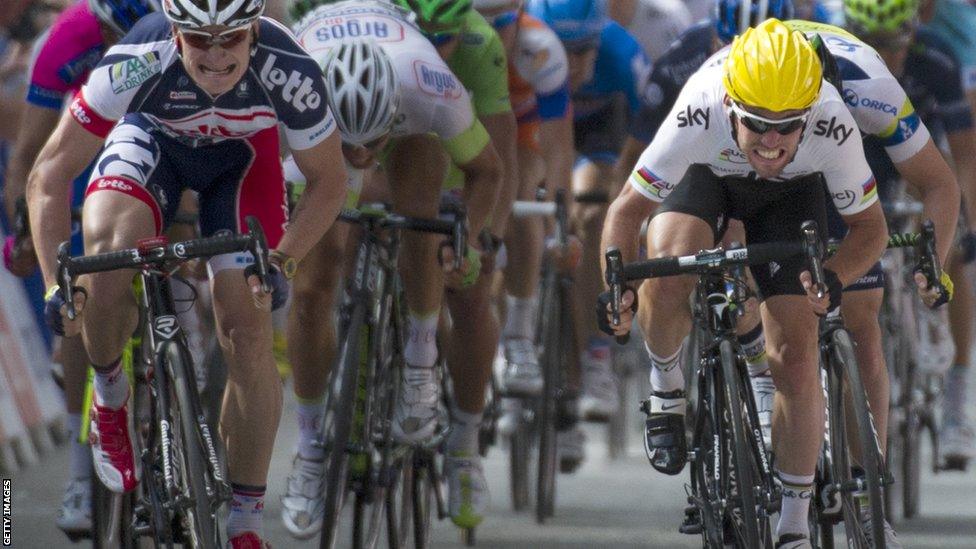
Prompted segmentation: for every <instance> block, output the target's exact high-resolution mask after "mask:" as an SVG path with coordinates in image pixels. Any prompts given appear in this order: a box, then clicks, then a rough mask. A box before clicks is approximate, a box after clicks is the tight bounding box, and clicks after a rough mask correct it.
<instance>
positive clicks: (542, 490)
mask: <svg viewBox="0 0 976 549" xmlns="http://www.w3.org/2000/svg"><path fill="white" fill-rule="evenodd" d="M543 281H544V282H543V291H542V299H541V307H540V308H539V310H540V312H541V314H542V357H541V360H540V361H539V362H540V366H541V367H542V374H543V384H542V399H541V401H540V402H539V408H540V410H539V412H540V413H539V474H538V477H537V479H536V502H535V507H536V512H535V518H536V522H539V523H540V524H541V523H543V522H545V520H546V519H547V518H550V517H552V516H553V514H554V512H555V503H556V461H557V455H556V420H557V414H558V399H559V374H560V369H561V368H562V367H563V365H562V361H561V360H560V359H561V357H562V352H563V349H562V348H561V347H562V344H563V341H562V337H561V331H562V322H560V320H561V318H560V314H559V313H560V309H561V307H560V305H559V300H560V299H561V298H562V297H563V296H561V295H560V294H561V292H560V291H559V287H558V286H559V279H558V276H557V274H556V273H555V272H549V273H547V274H546V277H545V278H544V279H543Z"/></svg>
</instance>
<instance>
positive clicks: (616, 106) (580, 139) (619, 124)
mask: <svg viewBox="0 0 976 549" xmlns="http://www.w3.org/2000/svg"><path fill="white" fill-rule="evenodd" d="M627 124H628V115H627V104H626V102H621V101H611V102H610V103H608V104H607V105H606V106H605V107H603V108H601V109H600V110H598V111H596V112H594V113H592V114H588V115H586V116H583V117H581V118H578V119H576V120H574V121H573V144H574V146H575V148H576V153H577V154H578V155H579V156H580V157H582V158H585V159H586V160H589V161H591V162H602V163H606V164H613V163H614V162H616V160H617V155H618V154H619V153H620V148H621V147H623V144H624V139H625V138H626V137H627V132H626V128H627Z"/></svg>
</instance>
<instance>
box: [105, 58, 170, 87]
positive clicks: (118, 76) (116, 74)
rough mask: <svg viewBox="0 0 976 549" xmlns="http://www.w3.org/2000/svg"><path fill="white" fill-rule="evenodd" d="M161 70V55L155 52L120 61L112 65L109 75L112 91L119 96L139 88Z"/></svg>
mask: <svg viewBox="0 0 976 549" xmlns="http://www.w3.org/2000/svg"><path fill="white" fill-rule="evenodd" d="M161 70H162V63H161V62H160V60H159V54H157V53H156V52H154V51H150V52H146V53H144V54H142V55H140V56H137V57H130V58H129V59H126V60H124V61H119V62H118V63H115V64H114V65H112V68H111V69H110V70H109V73H108V74H109V80H110V81H111V82H112V91H113V92H115V93H117V94H118V93H122V92H124V91H126V90H131V89H132V88H135V87H138V86H140V85H142V83H143V82H145V81H146V80H149V78H151V77H152V76H153V75H154V74H157V73H159V72H160V71H161Z"/></svg>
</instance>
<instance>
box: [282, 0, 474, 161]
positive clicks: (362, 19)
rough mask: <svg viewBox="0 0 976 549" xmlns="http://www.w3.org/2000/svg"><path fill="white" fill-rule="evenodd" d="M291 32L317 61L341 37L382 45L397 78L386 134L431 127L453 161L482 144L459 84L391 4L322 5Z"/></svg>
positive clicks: (412, 132)
mask: <svg viewBox="0 0 976 549" xmlns="http://www.w3.org/2000/svg"><path fill="white" fill-rule="evenodd" d="M295 35H296V37H297V38H298V41H299V43H300V44H301V45H302V46H303V47H304V48H305V49H306V50H307V51H308V53H309V55H311V56H312V58H313V59H315V60H316V61H317V62H318V63H319V64H320V65H321V64H323V63H324V62H325V57H326V55H327V53H328V51H329V50H330V49H331V48H333V47H335V46H337V45H338V44H340V43H342V42H343V41H344V40H348V39H352V38H356V37H368V38H371V39H373V40H375V41H376V43H377V44H379V45H380V47H382V48H383V51H384V52H386V54H387V55H388V56H389V58H390V62H391V63H392V65H393V70H394V72H395V73H396V77H397V80H398V82H399V84H400V102H399V105H398V106H397V113H396V116H395V117H394V120H395V122H394V125H393V129H392V131H391V135H392V136H394V137H402V136H405V135H417V134H426V133H434V134H436V135H437V136H438V138H440V140H441V143H442V144H443V145H444V148H445V150H446V151H447V153H448V154H449V155H450V157H451V160H453V161H454V162H455V163H457V164H466V163H468V162H470V161H471V160H472V159H473V158H474V157H476V156H477V155H478V154H479V153H481V151H482V150H483V149H484V148H485V145H487V144H488V141H489V138H488V133H487V132H486V131H485V129H484V126H482V125H481V122H479V121H478V119H477V118H475V116H474V111H473V110H472V106H471V99H470V96H469V95H468V92H467V91H466V90H465V89H464V86H462V85H461V83H460V82H458V79H457V78H456V77H455V76H454V74H453V73H452V72H451V70H450V69H449V68H448V67H447V65H446V64H445V63H444V61H442V60H441V58H440V56H439V55H438V54H437V50H436V49H435V48H434V46H433V45H431V43H430V42H429V41H428V40H427V39H426V38H425V37H424V35H423V34H422V33H421V32H420V30H419V29H418V28H417V27H415V26H414V25H413V24H412V23H410V22H408V21H407V20H406V19H405V18H404V15H403V12H402V11H400V10H398V9H397V8H396V7H394V6H392V5H389V4H385V3H379V2H351V3H350V2H342V3H339V4H330V5H324V6H321V7H319V8H317V9H316V10H315V11H314V12H312V13H311V14H309V15H308V16H306V17H305V18H304V19H302V21H301V23H300V25H299V26H298V27H297V28H296V29H295Z"/></svg>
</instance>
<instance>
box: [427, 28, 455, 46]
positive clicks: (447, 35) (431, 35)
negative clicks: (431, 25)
mask: <svg viewBox="0 0 976 549" xmlns="http://www.w3.org/2000/svg"><path fill="white" fill-rule="evenodd" d="M457 35H458V33H457V31H448V32H425V33H424V36H426V37H427V40H429V41H430V43H431V44H433V45H434V47H435V48H436V47H438V46H443V45H444V44H447V43H448V42H450V41H451V40H454V38H455V37H456V36H457Z"/></svg>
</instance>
